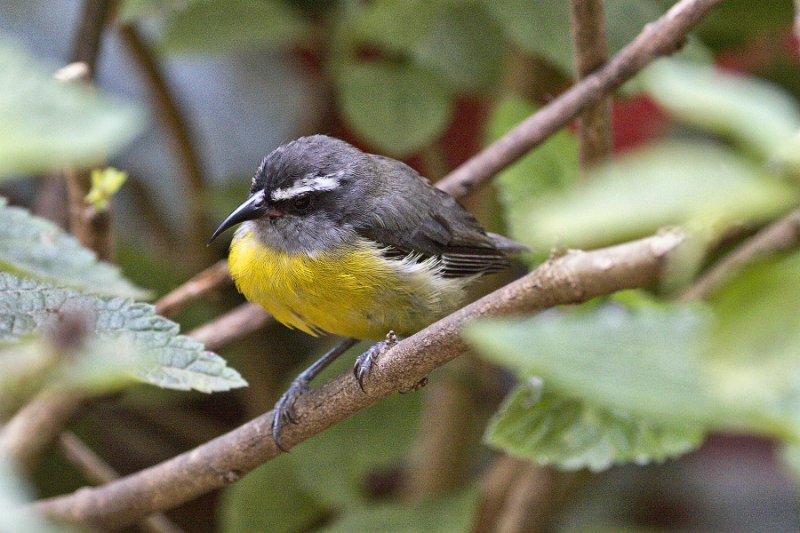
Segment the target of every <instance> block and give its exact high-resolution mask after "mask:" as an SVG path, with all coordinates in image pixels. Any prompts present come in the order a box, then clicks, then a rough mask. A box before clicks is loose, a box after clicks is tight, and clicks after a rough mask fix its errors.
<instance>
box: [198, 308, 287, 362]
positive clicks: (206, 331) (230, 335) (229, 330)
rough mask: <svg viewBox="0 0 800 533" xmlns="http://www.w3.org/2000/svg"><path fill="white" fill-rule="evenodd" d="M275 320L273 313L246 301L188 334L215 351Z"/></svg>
mask: <svg viewBox="0 0 800 533" xmlns="http://www.w3.org/2000/svg"><path fill="white" fill-rule="evenodd" d="M273 320H274V319H273V318H272V315H270V314H269V313H267V312H266V311H264V310H263V309H262V308H261V307H259V306H257V305H255V304H251V303H246V304H242V305H240V306H239V307H236V308H234V309H233V310H231V311H228V312H227V313H225V314H224V315H222V316H220V317H218V318H216V319H214V320H212V321H211V322H208V323H206V324H203V325H202V326H199V327H197V328H195V329H193V330H192V331H190V332H189V333H187V335H188V336H189V337H192V338H193V339H197V340H199V341H200V342H202V343H203V344H205V346H206V349H207V350H211V351H215V350H219V349H220V348H221V347H223V346H226V345H228V344H230V343H232V342H234V341H236V340H239V339H241V338H242V337H246V336H247V335H249V334H250V333H252V332H254V331H256V330H258V329H261V328H263V327H264V326H266V325H267V324H270V323H271V322H272V321H273Z"/></svg>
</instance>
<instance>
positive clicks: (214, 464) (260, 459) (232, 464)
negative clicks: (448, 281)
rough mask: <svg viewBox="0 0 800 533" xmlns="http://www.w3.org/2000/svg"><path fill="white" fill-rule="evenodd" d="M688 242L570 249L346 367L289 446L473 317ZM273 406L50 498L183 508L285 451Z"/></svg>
mask: <svg viewBox="0 0 800 533" xmlns="http://www.w3.org/2000/svg"><path fill="white" fill-rule="evenodd" d="M682 241H683V237H682V236H681V235H680V234H678V233H676V232H665V233H661V234H659V235H655V236H652V237H648V238H645V239H640V240H637V241H633V242H630V243H625V244H621V245H618V246H613V247H610V248H604V249H600V250H595V251H591V252H581V251H570V252H567V253H566V254H564V255H562V256H560V257H556V258H553V259H550V260H548V261H547V262H545V263H544V264H543V265H541V266H540V267H539V268H537V269H536V270H535V271H534V272H532V273H530V274H528V275H526V276H525V277H523V278H520V279H519V280H517V281H515V282H513V283H510V284H509V285H506V286H504V287H502V288H500V289H498V290H497V291H495V292H493V293H491V294H489V295H488V296H485V297H483V298H481V299H480V300H477V301H476V302H474V303H472V304H470V305H468V306H466V307H464V308H462V309H460V310H458V311H456V312H455V313H453V314H451V315H449V316H447V317H445V318H444V319H442V320H440V321H438V322H436V323H435V324H433V325H431V326H429V327H427V328H425V329H424V330H422V331H420V332H419V333H417V334H415V335H413V336H411V337H409V338H407V339H405V340H403V341H401V342H400V343H398V344H397V345H396V346H394V347H393V348H391V349H390V350H387V351H386V352H385V353H383V354H382V355H381V356H380V357H379V358H378V360H377V362H376V363H375V365H374V367H373V369H372V371H371V375H370V379H369V381H368V384H367V387H366V392H363V391H362V390H361V389H360V388H359V386H358V384H357V383H356V381H355V379H354V378H353V375H352V372H349V371H348V372H344V373H342V374H341V375H339V376H338V377H336V378H334V379H333V380H332V381H330V382H328V383H326V384H324V385H323V386H322V387H320V388H318V389H313V390H311V391H309V392H308V393H307V394H305V395H303V396H302V397H300V399H299V400H298V401H297V403H296V404H295V410H296V415H297V419H298V421H299V423H298V424H297V425H291V426H289V427H287V428H286V430H285V431H284V433H283V435H282V439H283V445H284V446H287V447H291V446H294V445H296V444H298V443H300V442H302V441H304V440H306V439H308V438H309V437H311V436H313V435H315V434H317V433H319V432H321V431H323V430H325V429H327V428H328V427H330V426H332V425H334V424H336V423H337V422H340V421H342V420H344V419H345V418H348V417H349V416H351V415H353V414H354V413H356V412H358V411H360V410H362V409H364V408H366V407H367V406H369V405H371V404H373V403H375V402H377V401H378V400H380V399H381V398H383V397H385V396H388V395H389V394H392V393H394V392H396V391H398V390H406V389H409V388H411V387H413V386H414V385H415V384H416V383H418V382H419V381H420V380H421V379H423V378H424V377H425V376H427V375H428V374H429V373H430V372H431V371H433V370H434V369H436V368H438V367H440V366H442V365H444V364H445V363H447V362H448V361H450V360H452V359H454V358H456V357H457V356H459V355H460V354H461V353H463V352H464V351H465V350H466V349H467V346H466V344H465V343H464V341H463V340H461V338H460V336H459V332H460V330H461V328H462V327H463V326H464V324H465V323H466V322H468V321H470V320H472V319H475V318H477V317H480V316H493V315H507V314H515V313H532V312H536V311H540V310H542V309H545V308H549V307H552V306H555V305H561V304H570V303H579V302H584V301H586V300H589V299H591V298H594V297H596V296H600V295H606V294H610V293H613V292H615V291H619V290H623V289H630V288H635V287H645V286H650V285H652V284H654V283H655V282H656V281H657V280H658V278H659V275H660V272H661V268H662V265H663V263H664V260H665V256H666V255H667V254H668V253H669V252H671V251H672V250H673V249H675V247H677V246H678V245H679V244H680V243H681V242H682ZM272 417H273V413H272V412H271V411H270V412H268V413H265V414H263V415H261V416H259V417H258V418H256V419H254V420H252V421H250V422H248V423H246V424H244V425H243V426H241V427H239V428H237V429H235V430H233V431H231V432H229V433H226V434H224V435H222V436H220V437H218V438H216V439H214V440H212V441H210V442H208V443H206V444H203V445H202V446H199V447H197V448H195V449H193V450H191V451H189V452H186V453H183V454H181V455H179V456H177V457H174V458H172V459H170V460H168V461H165V462H163V463H160V464H158V465H155V466H153V467H150V468H147V469H145V470H142V471H140V472H137V473H135V474H132V475H130V476H127V477H125V478H122V479H120V480H118V481H115V482H112V483H109V484H106V485H103V486H101V487H97V488H84V489H81V490H79V491H77V492H74V493H72V494H69V495H64V496H59V497H56V498H50V499H47V500H42V501H39V502H37V503H36V504H34V507H35V508H36V509H37V510H39V511H41V512H43V513H45V514H46V515H48V516H50V517H53V518H57V519H63V520H68V521H74V522H81V523H86V524H90V525H93V526H97V527H101V528H114V527H122V526H125V525H128V524H131V523H132V522H134V521H136V520H139V519H141V518H142V517H144V516H147V515H149V514H152V513H154V512H157V511H162V510H165V509H169V508H172V507H175V506H177V505H180V504H182V503H183V502H186V501H188V500H191V499H193V498H195V497H197V496H199V495H200V494H203V493H206V492H208V491H210V490H213V489H216V488H219V487H222V486H224V485H226V484H229V483H232V482H234V481H236V480H237V479H239V478H240V477H241V476H242V475H244V474H245V473H247V472H249V471H250V470H252V469H253V468H255V467H256V466H258V465H260V464H262V463H264V462H266V461H268V460H270V459H272V458H274V457H276V456H277V455H279V453H280V450H278V448H277V447H276V446H275V442H274V441H273V440H272V439H271V438H270V437H269V435H270V427H271V424H272Z"/></svg>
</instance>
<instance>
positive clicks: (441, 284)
mask: <svg viewBox="0 0 800 533" xmlns="http://www.w3.org/2000/svg"><path fill="white" fill-rule="evenodd" d="M228 266H229V268H230V272H231V276H232V277H233V279H234V281H235V282H236V287H237V288H238V289H239V291H240V292H241V293H242V294H244V296H245V297H246V298H247V299H248V300H250V301H251V302H254V303H257V304H259V305H261V306H262V307H263V308H264V309H266V310H267V311H268V312H270V313H271V314H272V315H273V316H274V317H275V318H276V319H277V320H278V321H280V322H282V323H283V324H285V325H287V326H289V327H293V328H297V329H300V330H302V331H305V332H306V333H309V334H311V335H317V334H319V333H322V332H328V333H333V334H335V335H341V336H343V337H355V338H357V339H381V338H383V337H384V336H385V335H386V333H387V332H388V331H389V330H390V329H391V330H394V331H395V332H396V333H398V334H399V335H410V334H412V333H414V332H416V331H418V330H419V329H422V328H423V327H425V326H427V325H428V324H430V323H431V322H433V321H435V320H438V319H439V318H441V317H442V316H444V315H446V314H448V313H450V312H452V311H454V310H455V309H457V308H458V306H459V305H460V303H461V301H462V298H463V287H464V285H465V283H466V280H457V279H444V278H442V277H441V276H439V275H438V274H437V273H436V268H435V263H434V262H432V261H429V262H423V263H413V262H410V261H408V262H406V261H389V260H387V259H385V258H384V257H383V256H382V255H381V254H380V251H379V249H378V248H377V247H376V246H375V245H373V244H371V243H369V242H368V241H360V242H358V243H357V244H356V245H354V246H353V247H351V248H350V249H348V250H347V251H346V252H345V251H343V250H342V251H327V252H322V253H319V254H317V255H315V256H314V257H310V256H308V255H306V254H288V253H286V252H281V251H276V250H273V249H270V248H267V247H266V246H264V245H263V244H262V243H261V242H260V241H259V240H258V239H256V238H255V237H253V235H252V233H251V232H247V233H244V234H243V235H240V236H237V237H236V238H234V241H233V243H232V244H231V251H230V255H229V256H228Z"/></svg>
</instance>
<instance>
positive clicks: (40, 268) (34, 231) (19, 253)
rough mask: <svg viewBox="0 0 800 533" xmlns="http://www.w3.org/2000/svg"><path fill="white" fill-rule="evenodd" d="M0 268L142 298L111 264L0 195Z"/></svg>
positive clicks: (142, 292)
mask: <svg viewBox="0 0 800 533" xmlns="http://www.w3.org/2000/svg"><path fill="white" fill-rule="evenodd" d="M0 270H5V271H8V272H12V273H14V274H17V275H20V276H25V277H30V278H35V279H39V280H42V281H46V282H48V283H52V284H55V285H65V286H68V287H73V288H75V289H79V290H82V291H86V292H91V293H96V294H102V295H107V296H125V297H135V298H143V297H146V296H147V295H148V292H147V291H145V290H144V289H140V288H138V287H136V286H134V285H133V284H132V283H131V282H129V281H128V280H126V279H125V278H123V277H122V274H120V271H119V269H118V268H117V267H115V266H114V265H111V264H109V263H104V262H102V261H98V259H97V256H96V255H95V253H94V252H92V251H90V250H87V249H86V248H84V247H83V246H81V244H80V243H79V242H78V241H77V239H75V237H73V236H72V235H70V234H68V233H66V232H64V231H63V230H62V229H60V228H59V227H57V226H56V225H54V224H52V223H51V222H50V221H48V220H45V219H43V218H39V217H36V216H33V215H31V214H30V213H29V212H28V211H26V210H25V209H22V208H19V207H11V206H8V205H6V199H5V198H2V197H0Z"/></svg>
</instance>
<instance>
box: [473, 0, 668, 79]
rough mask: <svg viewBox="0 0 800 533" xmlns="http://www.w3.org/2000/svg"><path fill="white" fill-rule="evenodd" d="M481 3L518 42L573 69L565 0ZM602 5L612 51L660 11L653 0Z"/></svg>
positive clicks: (619, 0)
mask: <svg viewBox="0 0 800 533" xmlns="http://www.w3.org/2000/svg"><path fill="white" fill-rule="evenodd" d="M485 5H486V7H487V8H488V9H489V10H490V12H491V13H492V15H494V17H495V18H496V19H497V21H498V22H499V23H500V24H501V25H502V26H503V28H504V29H505V31H506V33H507V34H508V36H509V37H510V38H511V39H512V40H513V41H514V42H515V43H516V44H517V45H518V46H520V47H521V48H522V49H524V50H527V51H528V52H531V53H534V54H538V55H540V56H541V57H544V58H545V59H547V60H548V61H550V62H551V63H553V65H555V66H557V67H559V68H560V69H561V70H562V71H563V72H565V73H569V72H572V71H573V64H572V34H571V30H570V14H569V2H565V1H563V0H536V1H530V0H485ZM604 6H605V14H606V21H605V23H606V34H607V38H608V45H609V51H610V53H612V54H613V53H616V52H617V51H619V49H620V48H622V47H623V46H625V45H626V44H628V43H629V42H630V41H632V40H633V38H634V37H636V35H638V34H639V32H640V31H641V30H642V28H643V27H644V25H645V24H647V23H648V22H652V21H653V20H655V19H657V18H658V17H659V16H660V15H661V13H662V12H663V7H662V6H661V5H659V3H658V2H655V1H653V0H638V1H636V2H631V1H630V0H606V2H604Z"/></svg>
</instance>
